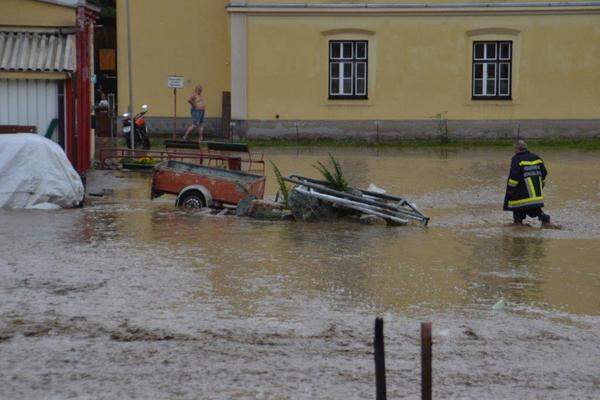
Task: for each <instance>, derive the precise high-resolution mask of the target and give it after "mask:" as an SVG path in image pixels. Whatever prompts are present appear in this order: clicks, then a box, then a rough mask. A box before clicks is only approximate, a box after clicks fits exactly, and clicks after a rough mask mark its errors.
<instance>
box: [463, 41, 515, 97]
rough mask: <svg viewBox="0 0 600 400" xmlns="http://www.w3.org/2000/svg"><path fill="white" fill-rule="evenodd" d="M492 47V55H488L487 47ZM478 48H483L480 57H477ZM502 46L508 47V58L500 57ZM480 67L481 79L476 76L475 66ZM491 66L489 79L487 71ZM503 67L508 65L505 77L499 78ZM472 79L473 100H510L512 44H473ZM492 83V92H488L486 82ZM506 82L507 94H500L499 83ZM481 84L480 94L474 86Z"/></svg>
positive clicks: (489, 42) (497, 42) (480, 42)
mask: <svg viewBox="0 0 600 400" xmlns="http://www.w3.org/2000/svg"><path fill="white" fill-rule="evenodd" d="M490 45H493V46H494V54H488V47H490ZM478 46H482V47H483V54H482V57H478V56H477V49H478ZM503 46H508V57H502V51H501V49H502V48H503ZM479 65H481V70H482V71H481V72H482V73H481V77H477V76H476V72H475V71H476V69H477V66H479ZM492 65H493V68H494V77H493V78H489V70H490V69H491V66H492ZM503 65H508V70H507V76H506V77H504V78H503V77H501V68H502V66H503ZM471 73H472V79H471V96H472V99H473V100H482V99H496V100H511V96H512V87H511V85H512V42H511V41H507V40H503V41H477V42H473V57H472V71H471ZM490 81H493V82H494V86H493V90H488V82H490ZM504 82H506V83H507V85H506V87H507V89H508V91H507V92H504V93H502V92H501V91H500V90H501V83H504ZM477 83H481V92H476V86H477V85H476V84H477Z"/></svg>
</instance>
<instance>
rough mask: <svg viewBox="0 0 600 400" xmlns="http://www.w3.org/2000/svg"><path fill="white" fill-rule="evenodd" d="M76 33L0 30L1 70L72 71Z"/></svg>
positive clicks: (73, 67) (74, 63)
mask: <svg viewBox="0 0 600 400" xmlns="http://www.w3.org/2000/svg"><path fill="white" fill-rule="evenodd" d="M75 65H76V62H75V35H73V34H60V33H40V32H22V31H17V32H10V31H4V32H3V31H0V71H37V72H67V71H74V70H75Z"/></svg>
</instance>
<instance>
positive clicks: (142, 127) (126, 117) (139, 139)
mask: <svg viewBox="0 0 600 400" xmlns="http://www.w3.org/2000/svg"><path fill="white" fill-rule="evenodd" d="M147 112H148V106H147V105H146V104H144V105H143V106H142V109H141V111H140V112H139V113H138V114H136V115H135V116H134V117H133V141H134V143H133V146H132V145H131V128H132V126H131V114H130V113H128V112H126V113H125V114H123V121H122V123H121V124H122V127H123V136H124V137H125V140H126V142H127V147H128V148H130V149H133V148H137V147H139V146H140V144H141V146H142V148H143V149H145V150H148V149H150V137H149V136H148V129H147V128H146V119H145V118H144V116H145V115H146V113H147Z"/></svg>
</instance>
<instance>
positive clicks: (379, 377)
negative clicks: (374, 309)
mask: <svg viewBox="0 0 600 400" xmlns="http://www.w3.org/2000/svg"><path fill="white" fill-rule="evenodd" d="M373 346H374V348H375V384H376V394H377V396H376V399H377V400H386V399H387V390H386V386H385V348H384V345H383V318H375V340H374V341H373Z"/></svg>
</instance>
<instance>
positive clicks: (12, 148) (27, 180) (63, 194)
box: [0, 134, 84, 209]
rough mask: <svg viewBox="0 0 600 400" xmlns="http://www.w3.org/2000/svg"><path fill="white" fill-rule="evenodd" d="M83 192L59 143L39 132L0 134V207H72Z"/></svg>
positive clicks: (78, 179)
mask: <svg viewBox="0 0 600 400" xmlns="http://www.w3.org/2000/svg"><path fill="white" fill-rule="evenodd" d="M83 194H84V188H83V184H82V182H81V178H80V177H79V174H78V173H77V172H76V171H75V170H74V169H73V167H72V166H71V163H70V162H69V160H68V159H67V156H66V155H65V153H64V151H63V150H62V149H61V148H60V146H59V145H57V144H56V143H54V142H53V141H51V140H48V139H46V138H44V137H42V136H39V135H33V134H16V135H0V208H46V209H47V208H52V207H53V206H54V207H57V206H58V207H64V208H67V207H76V206H77V205H79V203H80V202H81V201H82V200H83Z"/></svg>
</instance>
